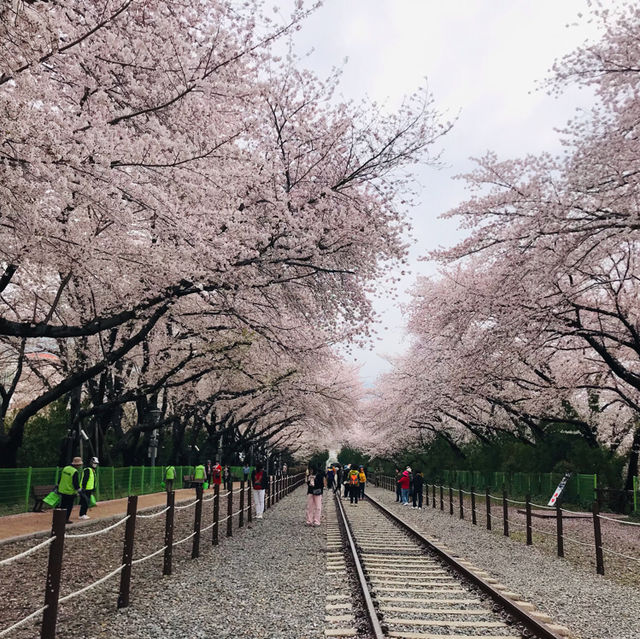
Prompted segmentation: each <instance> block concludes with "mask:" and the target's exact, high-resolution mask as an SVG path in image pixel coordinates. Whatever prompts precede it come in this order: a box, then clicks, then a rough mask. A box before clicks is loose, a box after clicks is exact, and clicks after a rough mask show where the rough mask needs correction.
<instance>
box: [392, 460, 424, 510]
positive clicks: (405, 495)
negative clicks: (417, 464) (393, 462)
mask: <svg viewBox="0 0 640 639" xmlns="http://www.w3.org/2000/svg"><path fill="white" fill-rule="evenodd" d="M423 486H424V475H423V474H422V471H420V470H416V471H412V470H411V467H410V466H407V467H406V469H405V470H403V471H401V470H400V469H399V468H396V501H397V502H401V503H402V505H403V506H408V505H409V498H411V501H412V504H413V508H422V488H423Z"/></svg>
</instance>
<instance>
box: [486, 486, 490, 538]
mask: <svg viewBox="0 0 640 639" xmlns="http://www.w3.org/2000/svg"><path fill="white" fill-rule="evenodd" d="M485 496H486V504H485V505H486V507H487V530H491V497H490V495H489V488H488V487H487V488H486V489H485Z"/></svg>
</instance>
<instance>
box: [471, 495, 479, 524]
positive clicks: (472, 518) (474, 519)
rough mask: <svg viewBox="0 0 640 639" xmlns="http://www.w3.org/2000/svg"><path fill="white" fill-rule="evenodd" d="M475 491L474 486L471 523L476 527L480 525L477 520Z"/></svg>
mask: <svg viewBox="0 0 640 639" xmlns="http://www.w3.org/2000/svg"><path fill="white" fill-rule="evenodd" d="M473 490H474V489H473V486H471V523H472V524H473V525H474V526H476V525H477V524H478V520H477V518H476V494H475V492H474V491H473Z"/></svg>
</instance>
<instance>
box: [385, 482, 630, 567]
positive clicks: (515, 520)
mask: <svg viewBox="0 0 640 639" xmlns="http://www.w3.org/2000/svg"><path fill="white" fill-rule="evenodd" d="M376 483H377V485H378V486H380V487H382V488H385V489H388V490H391V491H397V480H396V478H393V477H389V476H385V475H380V476H377V478H376ZM412 493H415V491H412ZM422 493H423V494H422V497H425V502H426V505H427V506H429V501H430V499H431V506H432V507H433V508H434V509H436V508H438V507H439V509H440V510H441V511H442V512H444V511H445V510H448V511H449V514H450V515H454V511H455V510H456V508H455V506H454V502H457V509H458V511H459V518H460V519H461V520H464V519H465V501H466V500H465V498H464V495H467V496H469V497H470V498H471V504H470V506H469V508H468V510H467V513H469V512H470V513H471V521H472V523H473V525H477V523H478V515H480V514H482V511H483V510H484V515H485V521H486V527H487V530H492V529H493V527H494V524H495V525H496V526H497V525H499V524H500V522H502V530H503V534H504V536H505V537H509V536H511V532H512V531H513V530H516V531H519V532H521V531H524V532H525V533H526V544H527V545H528V546H531V545H533V533H534V532H536V533H539V534H540V535H544V536H546V537H550V538H555V543H556V552H557V555H558V557H564V542H565V541H567V542H569V543H570V544H574V545H577V546H583V547H585V548H592V549H593V551H594V553H595V563H596V572H597V573H598V574H601V575H603V574H604V556H603V555H604V553H605V552H606V553H607V554H610V555H614V556H616V557H620V558H622V559H629V560H631V561H634V562H636V563H639V564H640V557H634V556H632V555H627V554H625V553H621V552H618V551H616V550H613V549H612V548H609V547H607V546H604V545H603V543H602V528H601V523H602V520H605V521H609V522H612V523H613V524H618V525H620V526H634V527H639V526H640V523H638V522H632V521H622V520H620V519H616V518H614V517H607V516H606V515H602V514H600V511H599V505H598V502H597V501H594V502H593V504H592V509H591V513H589V514H587V515H586V517H588V518H590V519H591V520H592V524H593V542H590V543H587V542H584V541H580V540H578V539H575V538H573V537H567V536H566V535H565V534H564V521H565V519H566V516H568V518H569V520H571V519H572V518H574V517H576V516H582V517H584V516H585V515H584V514H583V513H580V512H579V511H575V510H570V509H567V508H562V507H560V505H559V503H558V502H556V503H555V505H554V506H548V505H543V504H537V503H535V502H532V501H531V497H530V495H527V496H526V498H525V500H524V501H522V500H516V499H511V498H509V497H508V495H507V492H506V490H504V487H503V494H502V496H499V495H494V494H492V493H491V492H490V490H489V488H486V490H485V491H484V492H480V493H479V492H476V491H475V490H474V489H473V487H472V488H471V490H470V491H467V490H463V488H462V486H459V487H458V488H453V486H445V485H442V484H435V483H434V484H423V486H422ZM454 495H456V498H455V499H454ZM477 498H480V499H484V502H485V503H484V508H483V509H480V508H477V507H476V499H477ZM414 504H415V494H414ZM445 504H447V506H448V508H447V507H446V506H445ZM510 505H511V506H516V507H518V506H520V507H522V506H524V512H523V510H521V509H517V508H516V509H515V512H514V510H510V509H509V506H510ZM494 507H497V508H500V507H501V514H498V513H496V512H493V511H492V509H493V508H494ZM532 508H536V509H539V510H542V511H547V512H549V513H553V515H551V516H549V519H550V520H551V521H553V520H555V522H554V524H555V526H554V527H555V532H554V531H552V530H544V529H542V528H538V527H534V526H533V524H532V517H533V513H532ZM522 516H524V517H525V524H524V525H523V524H522V519H519V517H522Z"/></svg>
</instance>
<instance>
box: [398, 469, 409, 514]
mask: <svg viewBox="0 0 640 639" xmlns="http://www.w3.org/2000/svg"><path fill="white" fill-rule="evenodd" d="M398 485H399V486H400V495H401V498H402V505H403V506H408V505H409V486H410V485H411V477H410V476H409V471H408V470H405V471H404V472H403V473H402V475H400V481H399V482H398Z"/></svg>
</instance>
